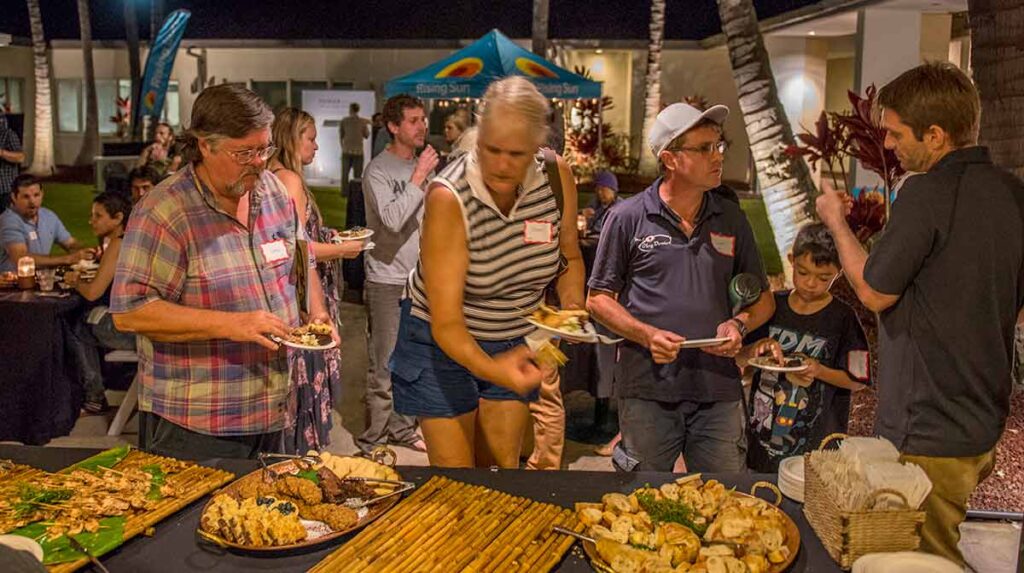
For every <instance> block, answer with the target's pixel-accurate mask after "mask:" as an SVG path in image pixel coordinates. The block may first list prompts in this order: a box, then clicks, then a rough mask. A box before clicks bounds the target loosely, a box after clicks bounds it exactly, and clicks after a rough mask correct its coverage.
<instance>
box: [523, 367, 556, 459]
mask: <svg viewBox="0 0 1024 573" xmlns="http://www.w3.org/2000/svg"><path fill="white" fill-rule="evenodd" d="M530 417H532V418H533V453H532V454H531V455H530V459H529V461H527V462H526V469H530V470H557V469H561V467H562V449H563V448H564V447H565V406H564V405H563V404H562V388H561V379H560V378H559V376H558V370H557V369H554V368H552V369H550V370H546V371H545V373H544V380H542V381H541V383H540V397H539V398H538V399H537V401H536V402H531V403H530Z"/></svg>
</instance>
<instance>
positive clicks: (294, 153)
mask: <svg viewBox="0 0 1024 573" xmlns="http://www.w3.org/2000/svg"><path fill="white" fill-rule="evenodd" d="M314 126H316V121H315V120H314V119H313V116H312V115H309V113H307V112H305V111H302V110H301V109H297V108H294V107H286V108H284V109H282V110H281V111H279V112H277V116H276V117H275V118H274V125H273V127H272V128H271V135H272V137H273V138H274V144H275V145H276V146H277V151H276V152H274V159H277V160H278V161H280V162H281V165H283V166H284V168H285V169H288V170H289V171H291V172H293V173H295V174H296V175H298V176H299V179H300V180H301V181H302V191H303V192H304V193H305V194H306V202H307V203H309V205H310V206H311V207H312V208H313V210H314V211H316V213H317V215H318V218H320V220H321V221H322V220H323V218H322V217H319V215H320V207H319V206H318V205H317V204H316V197H314V196H313V194H312V193H311V192H310V191H309V187H308V186H306V178H305V177H303V176H302V158H301V157H299V151H298V148H299V140H300V139H301V138H302V133H303V132H304V131H306V130H307V129H309V128H310V127H314ZM314 239H315V238H314Z"/></svg>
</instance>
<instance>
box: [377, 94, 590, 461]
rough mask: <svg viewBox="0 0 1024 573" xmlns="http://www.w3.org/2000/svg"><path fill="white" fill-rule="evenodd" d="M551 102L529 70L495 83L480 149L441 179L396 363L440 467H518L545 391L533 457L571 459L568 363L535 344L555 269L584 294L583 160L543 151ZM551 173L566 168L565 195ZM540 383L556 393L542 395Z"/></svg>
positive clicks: (411, 410) (574, 295) (399, 390)
mask: <svg viewBox="0 0 1024 573" xmlns="http://www.w3.org/2000/svg"><path fill="white" fill-rule="evenodd" d="M548 109H549V106H548V101H547V98H545V97H544V96H542V95H541V94H540V92H539V91H537V88H536V87H534V85H533V84H532V83H530V82H529V81H528V80H527V79H525V78H523V77H521V76H511V77H507V78H504V79H501V80H498V81H496V82H494V83H492V84H491V85H490V87H488V88H487V92H486V93H485V94H484V98H483V110H482V114H481V116H480V122H479V129H478V139H477V146H476V148H475V149H474V150H471V151H470V152H469V153H467V154H465V155H461V156H459V157H457V158H456V159H455V160H454V161H452V163H451V164H449V165H448V167H446V168H445V169H444V171H442V172H441V173H440V174H439V175H438V177H437V178H435V179H434V181H433V182H432V184H431V186H430V189H429V191H428V195H427V205H426V214H425V216H424V230H423V239H422V253H421V254H420V257H419V262H418V263H417V265H416V269H415V272H414V273H413V274H412V275H410V277H409V284H408V292H409V295H410V298H409V299H406V300H404V301H403V302H402V318H401V326H400V328H399V334H398V344H397V346H396V347H395V352H394V354H392V357H391V365H392V370H391V372H392V382H393V384H394V392H395V407H396V409H397V411H398V412H400V413H402V414H405V415H409V416H418V417H419V419H420V424H421V426H422V428H423V435H424V438H425V439H426V443H427V455H428V457H429V459H430V464H431V465H434V466H444V467H489V466H492V465H498V466H500V467H503V468H514V467H518V465H519V453H520V450H521V447H522V441H523V436H524V433H525V429H526V424H527V420H528V416H529V414H530V413H531V410H532V408H531V407H529V406H528V404H531V403H533V402H537V404H538V405H539V406H540V409H541V410H542V411H535V412H534V420H535V432H534V433H535V442H536V448H535V450H534V456H533V457H531V461H530V462H529V463H528V466H529V467H534V468H557V467H558V466H559V465H560V462H561V454H562V445H563V442H564V431H565V428H564V420H565V410H564V408H563V407H562V403H561V393H560V391H559V388H558V385H557V381H558V376H557V372H556V371H555V369H554V368H549V367H545V368H543V369H542V368H541V367H539V366H538V365H537V364H536V363H534V361H533V358H534V355H533V353H532V352H531V351H530V349H529V348H528V347H527V346H526V345H525V343H524V342H525V341H524V336H526V335H527V334H530V333H532V332H534V330H535V328H534V327H533V326H531V325H530V324H529V323H528V322H526V321H525V316H526V315H528V314H529V313H530V312H532V311H533V310H535V309H537V308H538V307H539V305H540V304H541V302H542V301H543V299H544V294H545V291H546V289H547V287H548V286H549V285H551V284H552V282H553V281H556V279H557V292H558V298H559V301H560V304H561V306H562V307H563V308H567V309H578V308H581V307H582V305H583V275H584V270H583V259H582V257H581V255H580V250H579V243H578V241H577V236H576V217H575V213H576V187H575V183H574V180H573V176H572V172H571V171H570V170H569V168H568V166H567V165H566V164H565V162H564V161H562V160H561V159H557V158H556V165H552V166H551V170H550V171H549V169H548V167H547V161H545V160H541V159H540V158H539V157H538V149H539V148H540V146H541V145H542V144H543V143H544V142H545V141H546V139H547V135H548V133H547V131H548V123H547V121H548V120H547V118H548ZM550 172H553V174H554V176H555V177H559V178H560V182H561V186H560V188H561V190H562V201H561V203H562V204H561V207H560V205H559V204H560V201H559V199H558V197H557V196H556V195H555V193H556V190H555V189H553V188H552V184H551V183H550V181H549V175H548V173H550ZM563 212H564V213H569V214H570V215H569V216H562V213H563ZM545 370H546V371H547V372H545ZM542 382H544V384H542ZM538 388H539V390H540V393H541V394H545V396H544V397H543V398H541V399H540V400H539V401H538V399H537V398H538ZM538 426H539V429H538Z"/></svg>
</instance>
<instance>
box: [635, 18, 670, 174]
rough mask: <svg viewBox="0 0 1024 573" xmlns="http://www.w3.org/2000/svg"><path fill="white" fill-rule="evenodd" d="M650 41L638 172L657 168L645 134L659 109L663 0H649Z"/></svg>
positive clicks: (656, 161) (650, 171)
mask: <svg viewBox="0 0 1024 573" xmlns="http://www.w3.org/2000/svg"><path fill="white" fill-rule="evenodd" d="M650 29H651V41H650V43H649V44H648V46H647V76H646V79H645V80H644V125H643V132H642V133H641V144H640V173H643V174H645V175H650V174H653V173H656V172H657V170H658V158H657V157H655V156H654V154H653V153H651V150H650V148H649V147H648V146H647V134H648V133H650V132H651V129H652V128H653V127H654V120H655V119H657V117H658V112H660V111H661V48H662V46H663V45H664V42H665V0H651V28H650Z"/></svg>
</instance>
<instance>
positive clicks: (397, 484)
mask: <svg viewBox="0 0 1024 573" xmlns="http://www.w3.org/2000/svg"><path fill="white" fill-rule="evenodd" d="M341 481H343V482H344V481H354V482H359V483H362V484H366V485H368V486H370V487H375V486H377V487H393V488H395V490H394V491H391V492H388V493H385V494H381V495H378V496H375V497H371V498H370V499H366V500H363V499H360V498H357V497H350V498H348V499H346V500H345V501H344V502H342V505H344V506H345V507H347V508H349V509H360V508H363V507H366V506H368V505H372V504H374V503H377V502H378V501H381V500H384V499H388V498H389V497H394V496H396V495H402V494H403V493H405V492H407V491H410V490H412V489H413V488H415V487H416V484H414V483H412V482H411V481H398V480H390V479H377V478H368V477H354V476H353V477H346V478H342V479H341Z"/></svg>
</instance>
